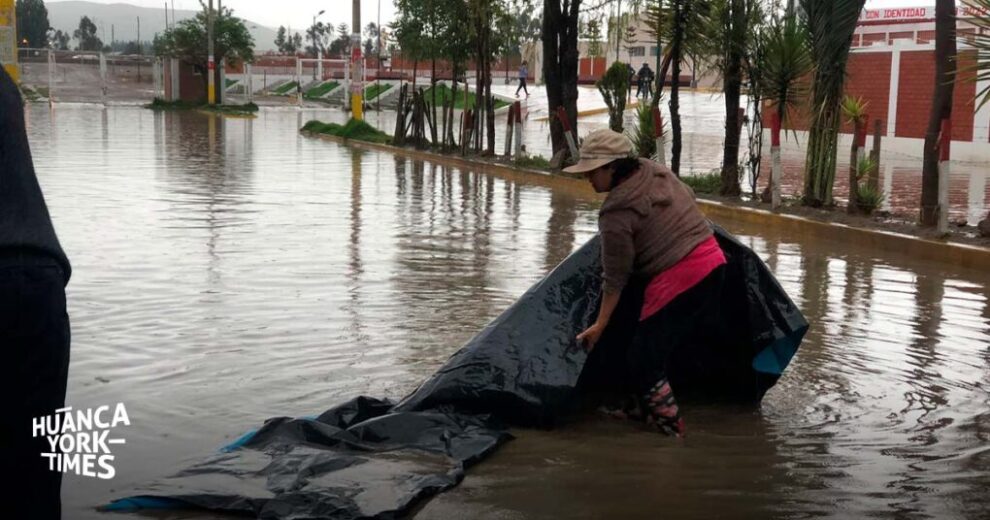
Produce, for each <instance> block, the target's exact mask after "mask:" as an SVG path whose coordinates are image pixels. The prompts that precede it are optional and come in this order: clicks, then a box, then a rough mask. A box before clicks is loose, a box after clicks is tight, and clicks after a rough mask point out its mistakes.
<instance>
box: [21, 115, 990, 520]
mask: <svg viewBox="0 0 990 520" xmlns="http://www.w3.org/2000/svg"><path fill="white" fill-rule="evenodd" d="M28 110H29V113H28V116H29V117H28V121H29V122H30V123H29V124H30V128H29V136H30V140H31V143H32V146H33V153H34V157H35V161H36V165H37V168H38V172H39V177H40V180H41V183H42V186H43V188H44V189H45V192H46V195H47V197H48V199H49V205H50V207H51V212H52V214H53V217H54V219H55V224H56V227H57V229H58V231H59V234H60V237H61V238H62V240H63V242H64V245H65V247H66V249H67V251H68V253H69V255H70V257H71V258H72V260H73V263H74V267H75V273H74V277H73V280H72V283H71V284H70V287H69V297H70V313H71V314H72V316H73V325H74V331H73V332H74V347H73V348H74V350H73V366H72V371H71V375H70V390H69V402H70V403H71V404H74V405H76V406H96V405H99V404H103V403H106V402H115V401H117V400H120V399H122V398H124V399H126V400H127V401H126V402H127V405H128V411H129V412H130V414H131V416H132V417H131V418H132V421H133V423H134V427H133V430H132V431H131V432H129V435H128V443H127V445H126V446H124V447H123V450H122V451H121V452H120V457H119V462H120V464H119V465H118V478H117V479H115V481H114V482H113V487H114V488H122V487H126V486H127V485H128V484H129V483H132V482H138V481H145V480H149V479H152V478H154V477H158V476H161V475H163V474H165V473H168V472H169V471H171V470H172V469H174V468H176V467H179V466H181V465H182V463H181V461H182V459H184V458H187V457H190V458H195V457H197V456H199V455H202V454H204V453H209V452H211V451H212V450H213V449H214V448H215V447H216V446H218V445H220V444H223V443H224V441H225V439H227V438H230V437H232V436H235V435H237V434H239V433H241V432H242V431H243V430H245V429H247V428H249V427H253V426H256V425H257V424H258V423H259V422H260V421H262V420H263V419H265V418H267V417H270V416H273V415H283V414H284V415H307V414H312V413H315V412H319V411H321V410H322V409H324V408H326V407H327V406H329V405H331V404H333V403H337V402H340V401H342V400H344V399H346V398H349V397H351V396H353V395H356V394H360V393H365V394H371V395H379V396H391V397H401V396H402V395H403V394H405V393H406V392H407V391H408V390H410V389H411V388H412V387H413V386H414V385H416V384H417V383H418V382H420V381H421V380H422V378H423V377H425V376H426V375H428V374H430V373H432V372H433V371H434V370H435V369H436V367H437V366H439V365H440V364H441V363H442V362H443V361H444V360H445V359H446V358H447V356H449V355H450V354H451V353H452V352H453V351H454V350H455V349H456V348H457V347H459V346H460V345H461V344H462V343H463V341H465V340H466V339H467V338H469V337H470V336H471V335H473V334H474V333H476V332H477V331H478V330H479V329H480V328H481V327H483V326H484V325H485V324H487V323H488V322H489V321H490V320H491V319H492V318H493V317H495V316H497V315H498V314H499V313H500V312H501V310H502V309H504V308H505V307H506V306H508V305H509V304H511V303H512V302H513V301H514V300H515V299H516V298H517V297H518V296H519V295H520V294H522V292H524V291H525V290H526V289H527V288H528V287H529V286H530V285H531V284H532V283H534V282H535V281H536V280H538V279H539V278H540V277H541V276H542V275H543V273H544V272H545V271H546V270H548V269H551V268H552V267H553V266H554V265H556V263H557V262H559V261H560V260H561V259H562V258H563V257H564V256H566V255H567V254H568V253H569V252H570V251H571V250H572V249H573V248H574V247H575V246H576V245H578V244H581V243H583V242H584V241H585V240H587V239H588V238H589V237H591V236H592V234H593V233H594V232H595V229H596V221H597V210H596V208H597V206H598V199H596V198H592V197H590V196H588V195H586V194H583V192H579V191H576V190H564V189H549V188H547V187H545V186H541V185H540V184H539V183H538V182H536V181H531V180H526V179H515V178H507V177H501V176H498V175H486V174H481V173H478V172H473V171H467V170H463V169H459V168H453V167H450V166H448V165H444V164H435V163H430V162H422V161H413V160H409V159H406V158H402V157H396V156H391V155H388V154H382V153H378V152H364V151H360V150H354V149H349V148H345V147H342V146H339V145H336V144H332V143H328V142H325V141H321V140H315V139H308V138H302V137H300V136H299V135H298V133H297V129H298V125H299V124H300V121H305V120H309V119H314V118H320V119H327V117H326V114H324V113H321V114H313V113H308V112H306V113H304V112H301V111H296V110H292V111H280V110H265V111H262V112H261V113H260V114H259V117H258V118H257V119H255V120H242V119H224V118H218V117H214V116H207V115H205V114H198V113H154V112H150V111H146V110H141V109H137V108H118V107H114V108H107V109H102V108H91V107H85V106H59V107H58V108H57V110H54V111H51V112H50V115H49V114H44V113H41V110H40V109H39V108H38V107H34V106H32V107H29V108H28ZM45 110H46V111H47V109H45ZM97 117H99V121H100V122H99V124H100V125H101V126H100V130H99V132H97V134H96V136H92V135H89V134H88V133H87V129H90V128H91V127H92V125H93V122H94V121H96V120H97ZM97 139H99V140H100V143H95V142H94V141H95V140H97ZM890 177H892V175H890V176H885V179H884V182H885V183H886V182H887V179H888V178H890ZM722 224H724V225H726V227H728V228H729V229H730V231H733V232H735V233H737V234H738V235H739V236H740V238H741V239H742V240H743V241H744V242H746V243H747V244H749V245H751V247H753V248H754V249H755V250H756V251H757V252H759V253H760V254H761V255H762V256H763V257H764V258H765V259H766V260H767V262H768V264H769V265H770V267H771V268H772V269H773V271H774V272H775V273H776V274H777V275H778V277H779V280H780V282H781V284H782V285H783V286H784V287H785V289H786V290H787V291H788V292H789V293H790V294H791V295H792V296H793V297H794V299H795V301H796V302H797V303H798V304H799V305H800V306H801V308H802V309H803V310H804V312H805V314H806V315H807V316H808V318H809V321H811V322H812V324H813V326H812V329H811V330H810V331H809V334H808V338H807V341H806V343H805V344H804V346H803V347H802V350H801V352H800V353H799V354H798V356H797V358H796V359H795V361H794V363H793V364H792V365H791V367H790V368H789V370H788V372H787V374H786V376H785V377H784V378H783V379H782V380H781V382H780V383H779V385H778V386H777V387H776V388H775V389H774V390H772V391H771V392H770V394H768V396H767V399H766V400H765V401H764V403H763V406H762V407H761V409H760V410H758V411H753V410H744V409H731V408H724V407H697V408H694V409H691V410H687V411H686V413H687V414H688V415H687V419H688V421H689V432H690V436H689V438H688V440H687V441H686V442H685V443H683V444H678V443H671V442H669V440H667V439H661V438H658V437H656V436H654V435H651V434H648V433H645V432H642V431H639V430H637V429H635V428H630V427H629V426H628V425H624V424H615V423H610V422H602V421H598V420H595V419H587V420H583V421H581V422H579V423H577V424H574V425H573V426H572V427H568V428H566V429H561V430H558V431H554V432H529V431H522V432H517V433H518V439H517V440H516V441H514V442H513V443H510V444H509V445H508V446H507V447H506V448H505V449H504V450H503V451H501V452H499V453H498V454H497V455H496V456H495V457H494V458H493V459H492V460H491V461H490V462H486V463H484V464H482V465H480V466H479V467H477V468H475V470H473V472H472V473H471V474H470V476H469V477H468V478H467V480H466V481H465V482H464V484H463V486H462V487H461V488H458V489H456V490H454V491H453V492H451V493H448V494H444V495H442V496H440V497H439V498H438V499H436V500H434V501H433V502H431V503H430V504H429V505H428V506H427V507H426V508H425V509H424V510H423V511H422V513H421V515H420V516H421V517H424V518H440V517H445V518H447V517H451V516H454V517H479V516H502V517H510V518H514V517H525V518H551V517H562V516H566V517H575V518H600V517H605V516H617V517H622V516H627V517H637V516H642V514H643V512H644V511H649V512H654V511H669V510H672V509H671V508H673V510H676V511H678V512H679V513H680V514H678V517H681V518H692V517H696V518H707V517H710V516H711V514H712V510H713V509H712V508H713V504H716V505H717V506H718V509H719V510H721V511H725V512H733V513H735V512H738V515H739V516H740V517H747V518H774V517H779V518H808V517H816V518H817V517H835V518H848V517H863V516H870V515H875V516H894V517H904V518H952V517H961V516H972V517H980V516H981V515H982V514H983V512H985V511H986V510H987V508H988V507H990V498H988V495H987V493H986V491H987V489H990V487H988V486H990V477H988V476H987V475H988V474H990V471H988V470H990V455H988V453H990V452H988V451H987V450H986V448H985V446H986V443H987V442H990V414H988V413H987V411H986V410H987V408H988V406H990V397H988V394H987V388H990V347H988V345H990V309H988V305H990V304H988V293H990V275H988V274H987V273H986V272H985V271H975V270H965V269H949V268H945V267H944V266H937V265H932V264H925V263H921V262H918V261H915V260H913V259H911V258H907V257H903V256H901V255H896V254H880V253H878V252H876V251H871V250H864V249H862V248H859V247H858V246H856V245H855V244H852V243H846V242H829V241H824V240H813V239H809V238H808V237H804V236H799V235H795V234H793V233H785V232H776V231H773V230H768V229H760V228H756V227H752V226H747V225H740V224H735V223H731V222H723V223H722ZM64 495H65V500H66V507H67V511H70V512H71V516H69V517H71V518H86V517H90V516H95V515H94V514H93V513H92V511H91V509H90V508H91V506H93V505H94V504H96V503H99V502H101V501H103V500H105V499H106V498H107V497H109V496H110V495H111V491H110V486H109V484H108V483H106V482H102V481H91V480H84V479H77V478H67V479H66V485H65V491H64Z"/></svg>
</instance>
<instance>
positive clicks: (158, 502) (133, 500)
mask: <svg viewBox="0 0 990 520" xmlns="http://www.w3.org/2000/svg"><path fill="white" fill-rule="evenodd" d="M803 336H804V334H803V333H801V334H798V335H795V336H791V337H785V338H780V339H778V340H776V341H774V342H773V343H771V344H770V345H769V346H768V347H766V348H764V349H763V350H762V351H760V353H759V354H757V355H756V357H755V358H753V368H754V369H756V370H757V371H759V372H764V373H767V374H773V375H781V374H782V373H783V372H784V368H785V367H787V365H788V364H790V362H791V358H793V357H794V354H795V353H796V352H797V349H798V346H799V345H800V344H801V339H802V338H803ZM305 418H306V419H315V418H316V416H309V417H305ZM257 432H258V430H251V431H249V432H247V433H245V434H244V435H241V436H240V437H238V438H237V439H235V440H234V442H231V443H230V444H227V445H226V446H223V447H222V448H220V452H221V453H230V452H232V451H234V450H237V449H240V448H241V447H242V446H244V445H245V444H247V442H248V441H249V440H251V437H254V434H255V433H257ZM185 507H188V504H186V503H185V502H183V501H182V500H176V499H174V498H161V497H147V496H136V497H128V498H121V499H119V500H114V501H113V502H110V503H109V504H107V505H106V506H104V507H103V508H102V509H103V510H104V511H137V510H140V509H182V508H185Z"/></svg>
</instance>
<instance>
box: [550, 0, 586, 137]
mask: <svg viewBox="0 0 990 520" xmlns="http://www.w3.org/2000/svg"><path fill="white" fill-rule="evenodd" d="M580 10H581V0H543V34H542V40H543V79H544V81H545V82H546V88H547V101H548V103H549V108H550V110H551V113H553V111H554V110H556V109H557V108H558V107H563V108H564V112H565V113H566V114H567V118H568V119H569V120H570V123H571V126H572V127H573V129H574V131H575V132H577V78H578V17H579V14H580ZM550 144H551V146H552V149H553V153H554V154H556V153H557V152H559V151H561V150H563V149H565V148H567V141H566V138H565V137H564V127H563V126H562V125H561V122H560V121H559V120H558V119H557V118H555V117H552V118H551V119H550Z"/></svg>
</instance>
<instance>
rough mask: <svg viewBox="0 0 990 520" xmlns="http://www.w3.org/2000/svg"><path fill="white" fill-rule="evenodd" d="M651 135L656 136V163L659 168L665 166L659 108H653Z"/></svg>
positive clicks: (661, 121)
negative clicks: (658, 164)
mask: <svg viewBox="0 0 990 520" xmlns="http://www.w3.org/2000/svg"><path fill="white" fill-rule="evenodd" d="M653 135H654V136H656V147H657V162H658V163H660V165H661V166H667V151H666V150H664V142H663V118H662V116H661V115H660V107H659V106H657V107H653Z"/></svg>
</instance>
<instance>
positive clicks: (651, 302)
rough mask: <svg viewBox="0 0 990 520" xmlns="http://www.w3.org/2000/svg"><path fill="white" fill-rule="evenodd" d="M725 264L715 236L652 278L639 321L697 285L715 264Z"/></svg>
mask: <svg viewBox="0 0 990 520" xmlns="http://www.w3.org/2000/svg"><path fill="white" fill-rule="evenodd" d="M723 264H725V254H723V253H722V248H720V247H719V246H718V242H717V241H716V240H715V237H714V236H711V237H708V238H707V239H705V240H704V241H703V242H701V243H700V244H698V245H697V246H695V248H694V249H692V250H691V252H690V253H688V254H687V256H685V257H684V258H682V259H680V260H679V261H678V262H677V263H676V264H674V265H672V266H671V267H670V268H668V269H666V270H664V271H663V272H661V273H660V274H658V275H656V276H654V277H653V279H652V280H650V284H649V285H647V286H646V295H645V296H644V298H643V308H642V310H641V311H640V313H639V321H643V320H645V319H646V318H649V317H650V316H652V315H653V314H654V313H656V312H657V311H659V310H660V309H662V308H663V307H664V306H665V305H667V304H668V303H670V302H671V300H673V299H674V298H676V297H677V295H679V294H681V293H682V292H684V291H686V290H688V289H690V288H691V287H694V286H695V285H696V284H697V283H698V282H700V281H701V280H703V279H704V278H705V277H706V276H708V274H709V273H711V272H712V271H713V270H715V268H716V267H718V266H720V265H723Z"/></svg>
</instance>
